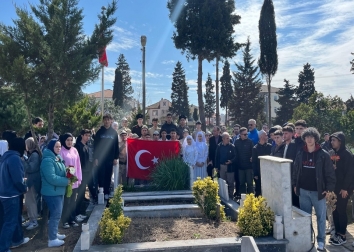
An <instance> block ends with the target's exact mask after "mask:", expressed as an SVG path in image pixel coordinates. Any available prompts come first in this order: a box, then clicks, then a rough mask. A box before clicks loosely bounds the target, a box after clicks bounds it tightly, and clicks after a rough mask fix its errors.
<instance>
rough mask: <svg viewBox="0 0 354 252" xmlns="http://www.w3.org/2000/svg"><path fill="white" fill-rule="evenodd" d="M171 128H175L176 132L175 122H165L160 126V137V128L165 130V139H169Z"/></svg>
mask: <svg viewBox="0 0 354 252" xmlns="http://www.w3.org/2000/svg"><path fill="white" fill-rule="evenodd" d="M171 129H175V130H176V132H178V129H177V126H176V124H174V123H173V122H171V123H167V122H165V123H164V124H163V125H162V126H161V130H160V137H161V132H162V130H166V133H167V137H166V138H167V139H171V136H170V132H171Z"/></svg>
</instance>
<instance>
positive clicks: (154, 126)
mask: <svg viewBox="0 0 354 252" xmlns="http://www.w3.org/2000/svg"><path fill="white" fill-rule="evenodd" d="M158 121H159V120H158V119H157V118H152V127H151V128H150V129H149V135H150V136H151V137H153V136H154V132H155V131H157V132H160V130H161V128H159V125H158Z"/></svg>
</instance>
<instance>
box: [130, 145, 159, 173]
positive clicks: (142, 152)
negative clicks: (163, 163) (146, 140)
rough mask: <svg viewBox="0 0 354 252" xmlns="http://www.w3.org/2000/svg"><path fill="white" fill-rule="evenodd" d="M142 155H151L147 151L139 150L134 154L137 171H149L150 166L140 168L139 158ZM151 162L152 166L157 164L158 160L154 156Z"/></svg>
mask: <svg viewBox="0 0 354 252" xmlns="http://www.w3.org/2000/svg"><path fill="white" fill-rule="evenodd" d="M144 153H149V154H151V153H150V152H149V151H147V150H140V151H138V152H137V153H136V155H135V163H136V165H137V166H138V167H139V169H141V170H146V169H149V168H150V166H142V165H141V163H140V156H141V155H142V154H144ZM151 161H152V162H153V164H154V165H155V164H157V163H158V162H159V159H158V158H157V157H155V156H154V158H153V159H152V160H151Z"/></svg>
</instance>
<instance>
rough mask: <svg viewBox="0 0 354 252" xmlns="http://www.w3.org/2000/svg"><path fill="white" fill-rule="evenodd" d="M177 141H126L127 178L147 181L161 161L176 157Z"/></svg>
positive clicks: (177, 154)
mask: <svg viewBox="0 0 354 252" xmlns="http://www.w3.org/2000/svg"><path fill="white" fill-rule="evenodd" d="M179 148H180V145H179V141H151V140H140V139H133V138H128V139H127V149H128V151H127V155H128V157H127V167H128V177H129V178H135V179H143V180H149V175H150V173H151V171H152V170H153V169H154V168H155V166H156V165H157V164H158V163H159V162H160V161H161V160H162V159H163V158H170V157H178V156H179V153H180V149H179Z"/></svg>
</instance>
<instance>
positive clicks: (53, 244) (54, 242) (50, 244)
mask: <svg viewBox="0 0 354 252" xmlns="http://www.w3.org/2000/svg"><path fill="white" fill-rule="evenodd" d="M64 243H65V242H64V241H62V240H59V239H58V238H57V239H55V240H51V241H48V247H49V248H51V247H60V246H61V245H63V244H64Z"/></svg>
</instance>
